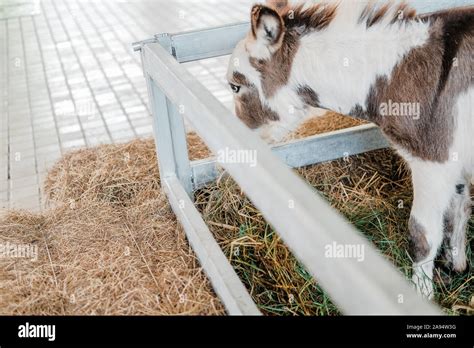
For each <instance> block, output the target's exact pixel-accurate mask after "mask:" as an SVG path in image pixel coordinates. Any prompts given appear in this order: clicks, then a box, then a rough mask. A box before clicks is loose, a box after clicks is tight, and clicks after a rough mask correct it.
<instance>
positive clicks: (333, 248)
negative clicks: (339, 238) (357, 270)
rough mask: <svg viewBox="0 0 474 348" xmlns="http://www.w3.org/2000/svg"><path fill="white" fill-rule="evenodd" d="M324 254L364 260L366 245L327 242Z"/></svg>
mask: <svg viewBox="0 0 474 348" xmlns="http://www.w3.org/2000/svg"><path fill="white" fill-rule="evenodd" d="M324 249H325V253H324V256H325V257H327V258H341V259H342V258H348V259H357V261H359V262H362V261H364V259H365V246H364V245H363V244H338V243H336V242H333V243H332V244H326V246H325V247H324Z"/></svg>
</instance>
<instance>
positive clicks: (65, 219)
mask: <svg viewBox="0 0 474 348" xmlns="http://www.w3.org/2000/svg"><path fill="white" fill-rule="evenodd" d="M44 191H45V195H46V196H47V199H48V200H49V202H50V205H52V207H51V208H50V209H48V210H46V211H45V212H44V213H42V214H31V213H28V212H24V211H12V212H8V213H7V214H6V215H5V216H4V217H3V219H1V220H0V243H6V242H9V243H11V244H20V245H24V244H33V245H35V246H37V248H38V249H37V250H38V260H37V261H36V262H32V261H31V260H30V259H27V258H24V259H22V258H18V259H9V258H5V259H2V258H0V303H1V306H0V307H1V309H0V314H39V315H55V314H65V315H71V314H76V315H79V314H104V315H139V314H144V315H161V314H183V315H193V314H196V315H197V314H201V315H211V314H213V315H217V314H223V313H224V310H223V306H222V305H221V304H220V302H219V300H218V299H217V298H216V296H215V294H214V293H213V291H212V289H211V287H210V285H209V282H208V280H207V279H206V277H205V276H204V274H203V272H202V271H201V269H200V266H199V264H198V262H197V260H196V258H195V257H194V255H193V253H192V251H191V250H190V248H189V246H188V244H187V241H186V238H185V235H184V232H183V231H182V230H181V228H180V227H179V225H178V224H177V222H176V219H175V217H174V215H173V213H172V211H171V209H170V207H169V205H168V203H167V200H166V198H165V196H164V195H163V194H162V193H161V190H160V181H159V175H158V171H157V168H156V157H155V147H154V143H153V141H151V140H147V141H143V140H136V141H133V142H131V143H129V144H124V145H105V146H99V147H97V148H93V149H85V150H80V151H76V152H73V153H70V154H68V155H66V156H65V157H64V158H63V159H61V161H60V162H59V163H57V164H56V166H55V167H54V168H52V170H51V171H50V173H49V175H48V178H47V180H46V183H45V190H44Z"/></svg>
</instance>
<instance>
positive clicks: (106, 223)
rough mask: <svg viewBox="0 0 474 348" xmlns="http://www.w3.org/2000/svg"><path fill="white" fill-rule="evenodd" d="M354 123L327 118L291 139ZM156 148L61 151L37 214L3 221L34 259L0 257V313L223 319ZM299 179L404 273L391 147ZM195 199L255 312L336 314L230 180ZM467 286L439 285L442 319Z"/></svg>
mask: <svg viewBox="0 0 474 348" xmlns="http://www.w3.org/2000/svg"><path fill="white" fill-rule="evenodd" d="M357 124H360V122H359V121H356V120H353V119H350V118H347V117H342V116H339V115H327V116H324V117H322V118H320V119H318V120H317V121H311V122H309V123H308V124H306V125H305V126H304V127H302V128H301V129H300V130H299V131H298V132H296V133H295V136H296V137H302V136H306V135H309V134H316V133H321V132H325V131H329V130H336V129H341V128H346V127H350V126H354V125H357ZM188 143H189V147H190V157H191V158H192V159H198V158H205V157H207V156H208V155H209V151H208V149H207V148H206V147H205V146H204V145H203V143H202V142H201V140H200V139H199V138H198V137H197V136H196V135H194V134H190V135H189V136H188ZM154 151H155V150H154V143H153V141H152V140H136V141H133V142H131V143H128V144H123V145H104V146H100V147H97V148H93V149H85V150H80V151H76V152H73V153H70V154H68V155H66V156H65V157H64V158H63V159H62V160H61V161H60V162H59V163H57V164H56V166H55V167H54V168H53V169H52V170H51V171H50V173H49V175H48V177H47V180H46V183H45V190H44V192H45V195H46V198H47V200H48V202H49V205H50V208H49V209H48V210H47V211H45V212H44V213H41V214H31V213H28V212H22V211H11V212H6V214H4V216H3V218H2V219H0V242H7V241H9V242H10V243H17V244H29V243H32V244H34V245H37V246H38V250H39V257H38V260H37V261H36V262H30V261H29V260H25V259H1V258H0V303H1V304H2V306H1V308H2V309H1V311H0V313H1V314H118V315H121V314H129V315H130V314H150V315H160V314H223V313H224V309H223V307H222V305H221V304H220V302H219V300H218V299H217V298H216V296H215V294H214V293H213V292H212V289H211V287H210V285H209V282H208V280H207V279H206V278H205V276H204V275H203V273H202V271H201V269H200V268H199V265H198V262H197V260H196V259H195V257H194V255H193V253H192V251H191V250H190V248H189V246H188V244H187V242H186V240H185V236H184V232H183V231H182V230H181V229H180V227H179V225H178V224H177V222H176V219H175V217H174V215H173V214H172V212H171V210H170V207H169V205H168V203H167V201H166V198H165V197H164V196H163V195H162V193H161V191H160V186H159V185H160V183H159V175H158V171H157V168H156V165H155V163H156V157H155V152H154ZM298 173H299V174H301V175H302V176H303V177H305V178H306V180H307V181H308V182H309V183H310V184H312V185H313V186H314V187H316V188H317V189H318V190H320V191H321V192H322V193H323V195H325V196H326V198H327V199H328V200H329V201H330V202H331V204H332V205H333V206H334V207H336V208H337V209H339V210H340V211H342V213H343V214H344V215H346V217H347V218H349V220H351V221H352V222H353V223H354V224H355V225H356V226H357V227H358V228H359V229H361V230H363V231H365V233H366V235H367V236H368V238H369V239H371V240H372V241H373V242H374V243H375V244H376V245H377V247H378V248H380V250H382V252H383V253H384V254H385V255H386V256H387V257H389V259H391V260H392V262H394V263H395V264H396V265H397V266H398V267H399V268H400V269H401V271H402V272H405V273H408V272H409V267H410V260H409V258H408V256H407V255H406V252H405V248H406V247H407V240H406V234H405V231H406V221H407V218H408V215H409V207H410V202H411V186H410V181H409V176H408V175H407V171H406V169H405V168H404V167H403V165H402V163H401V162H400V160H399V158H398V157H397V156H396V155H395V154H394V153H393V152H392V151H390V150H383V151H376V152H373V153H370V154H364V155H361V156H354V157H352V158H351V159H349V160H348V161H343V160H341V161H335V162H331V163H325V164H321V165H316V166H311V167H308V168H303V169H299V170H298ZM196 199H197V205H198V207H199V209H200V210H201V212H202V213H203V216H204V219H205V220H206V222H207V223H208V225H209V227H210V228H211V230H212V232H213V233H214V235H215V237H216V239H217V240H218V241H219V243H220V245H221V246H222V248H223V250H224V252H225V253H226V255H227V256H228V257H229V259H230V260H231V263H232V264H233V266H234V267H235V269H236V270H237V272H238V273H239V275H240V276H241V278H242V280H243V282H244V283H245V284H246V286H247V288H248V289H249V290H250V292H251V294H252V296H253V298H254V300H255V301H256V302H257V303H258V305H259V307H260V309H261V310H262V311H263V312H264V313H266V314H270V315H272V314H273V315H275V314H276V315H287V314H316V315H333V314H337V313H338V312H337V309H336V307H335V306H334V305H333V304H332V303H331V301H330V300H329V298H328V297H327V296H326V294H325V293H324V292H323V291H321V289H320V288H319V287H318V286H317V283H316V281H315V280H314V279H312V278H311V276H310V275H309V274H308V273H307V272H306V270H305V269H304V268H303V267H301V265H299V264H298V262H297V261H296V260H295V259H294V258H293V257H292V255H291V254H290V253H289V251H288V249H287V248H286V247H285V246H284V244H283V243H282V242H281V240H280V239H279V237H278V236H277V235H276V233H275V232H274V231H273V229H272V228H271V226H269V225H268V224H267V223H266V222H265V221H264V219H263V217H262V216H261V214H260V212H259V211H258V210H257V209H256V208H255V207H253V205H252V204H251V203H250V201H249V200H248V199H247V198H246V196H245V195H244V194H243V193H242V192H241V191H240V189H239V187H238V186H237V185H236V184H235V183H234V182H233V181H232V180H231V179H230V178H228V177H225V176H224V177H222V178H221V180H219V181H218V182H217V183H215V184H212V185H209V186H208V187H206V188H205V189H203V190H201V191H199V192H197V194H196ZM472 229H473V227H472V224H471V232H472ZM472 241H473V238H472V233H471V237H470V242H471V243H472ZM469 252H470V251H469ZM469 256H470V254H469ZM444 276H446V275H444ZM472 279H473V274H472V273H470V274H468V275H467V276H466V275H464V276H459V277H457V278H453V279H451V280H452V282H451V284H450V285H449V286H446V285H443V284H442V283H440V284H439V286H438V294H439V296H438V297H439V299H438V301H439V302H440V303H441V305H442V306H444V307H445V308H446V310H447V311H448V312H455V313H469V312H471V311H472V310H473V305H472V303H471V305H469V303H470V301H471V298H470V297H471V296H472V293H473V290H474V289H473V287H472ZM349 289H350V285H348V290H349ZM348 296H350V293H348Z"/></svg>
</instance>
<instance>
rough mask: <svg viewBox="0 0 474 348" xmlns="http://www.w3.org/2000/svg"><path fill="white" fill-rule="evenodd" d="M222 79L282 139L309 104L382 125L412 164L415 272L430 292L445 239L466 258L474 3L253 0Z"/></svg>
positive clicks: (242, 110) (259, 127)
mask: <svg viewBox="0 0 474 348" xmlns="http://www.w3.org/2000/svg"><path fill="white" fill-rule="evenodd" d="M227 79H228V82H229V85H230V88H231V89H232V91H233V93H234V102H235V112H236V114H237V116H238V117H239V118H240V119H241V120H242V121H243V122H244V123H245V124H246V125H247V126H248V127H250V128H251V129H254V130H255V131H256V132H257V133H258V134H259V135H260V136H261V137H262V138H264V139H266V140H268V141H280V140H281V139H282V138H283V137H285V136H286V135H287V134H288V133H289V132H291V131H293V130H295V129H296V128H297V127H298V126H299V125H300V124H302V123H303V122H304V121H305V120H306V119H307V118H308V117H309V116H308V115H309V113H308V110H309V109H311V108H314V107H318V108H323V109H329V110H333V111H336V112H339V113H342V114H346V115H350V116H353V117H356V118H360V119H363V120H366V121H370V122H373V123H375V124H376V125H378V126H379V127H380V129H381V131H382V132H383V133H384V135H385V136H386V137H387V138H388V139H389V141H390V143H391V144H392V146H393V147H394V148H395V149H396V150H397V151H398V153H399V154H400V155H401V156H402V157H403V158H404V159H405V161H406V162H407V163H408V165H409V167H410V169H411V175H412V179H413V180H412V181H413V189H414V200H413V205H412V209H411V215H410V219H409V222H408V230H409V231H408V232H409V240H410V244H411V248H410V249H411V250H410V254H411V258H412V260H413V276H412V280H413V282H414V284H415V286H416V288H417V289H418V292H419V293H421V294H422V295H424V296H426V297H428V298H430V299H431V298H432V297H433V269H434V260H435V258H436V256H437V254H438V252H439V250H440V249H441V246H442V244H443V242H445V243H446V250H445V253H446V258H447V260H448V261H449V265H450V267H451V268H452V269H453V270H454V271H457V272H463V271H464V270H465V269H466V268H467V264H468V262H467V258H466V250H465V249H466V229H467V223H468V220H469V218H470V214H471V199H470V185H471V183H472V175H473V172H474V141H473V140H472V135H473V134H474V112H473V110H474V108H473V106H474V7H463V8H458V9H451V10H446V11H439V12H436V13H432V14H428V15H424V16H418V15H417V14H416V12H415V10H413V9H412V8H411V7H410V6H409V5H407V4H406V3H401V2H389V3H386V4H376V3H374V2H361V1H348V0H338V1H331V2H329V1H328V2H311V3H306V4H300V5H294V6H291V5H289V4H288V2H287V1H281V0H277V1H273V2H272V3H271V4H268V3H267V4H266V5H254V6H253V8H252V11H251V30H250V32H249V33H248V34H247V36H246V37H245V39H244V40H242V41H241V42H240V43H239V44H238V45H237V46H236V48H235V50H234V52H233V54H232V56H231V59H230V63H229V69H228V73H227Z"/></svg>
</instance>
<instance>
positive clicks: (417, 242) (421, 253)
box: [408, 216, 430, 262]
mask: <svg viewBox="0 0 474 348" xmlns="http://www.w3.org/2000/svg"><path fill="white" fill-rule="evenodd" d="M408 230H409V231H410V254H411V256H412V258H413V261H414V262H419V261H421V260H423V259H425V258H426V257H427V256H428V253H429V252H430V246H429V244H428V241H427V240H426V231H425V229H424V228H423V226H421V225H420V224H419V223H418V221H417V220H416V218H414V217H413V216H412V217H410V220H409V221H408Z"/></svg>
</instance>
